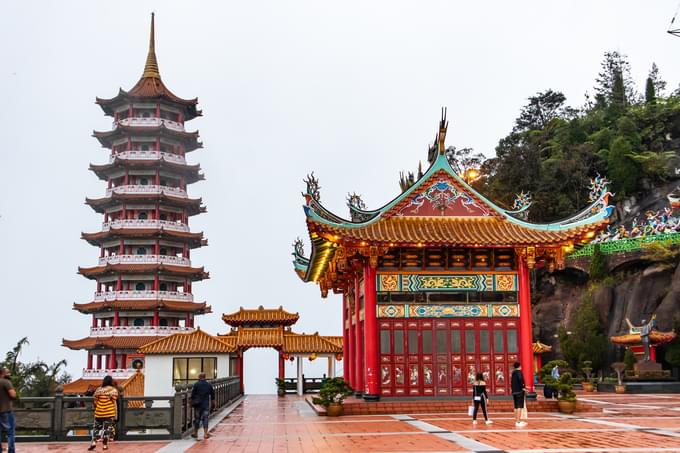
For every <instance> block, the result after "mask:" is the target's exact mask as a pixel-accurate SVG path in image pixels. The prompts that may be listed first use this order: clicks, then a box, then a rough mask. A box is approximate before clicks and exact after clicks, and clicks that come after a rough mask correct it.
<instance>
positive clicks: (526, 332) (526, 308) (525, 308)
mask: <svg viewBox="0 0 680 453" xmlns="http://www.w3.org/2000/svg"><path fill="white" fill-rule="evenodd" d="M517 265H518V272H517V279H518V280H519V282H518V283H519V363H520V364H521V366H522V374H523V375H524V385H526V388H527V391H528V392H533V391H534V369H533V368H534V367H533V365H534V364H533V350H532V348H531V340H532V326H531V289H530V282H529V268H528V266H527V262H526V260H525V258H524V257H522V256H518V257H517Z"/></svg>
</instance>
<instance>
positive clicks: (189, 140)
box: [92, 124, 203, 152]
mask: <svg viewBox="0 0 680 453" xmlns="http://www.w3.org/2000/svg"><path fill="white" fill-rule="evenodd" d="M145 134H146V135H150V136H153V137H167V138H170V139H173V140H177V141H179V142H181V143H183V144H184V151H185V152H191V151H194V150H196V149H198V148H203V143H201V142H199V141H198V131H194V132H186V131H178V130H175V129H170V128H167V127H165V125H163V124H161V125H160V126H152V127H143V126H124V125H121V124H118V125H117V126H116V128H115V129H112V130H110V131H93V132H92V136H93V137H95V138H96V139H97V140H99V143H101V145H102V146H103V147H105V148H111V147H112V146H113V142H115V141H116V140H119V139H124V138H128V137H130V136H135V135H145Z"/></svg>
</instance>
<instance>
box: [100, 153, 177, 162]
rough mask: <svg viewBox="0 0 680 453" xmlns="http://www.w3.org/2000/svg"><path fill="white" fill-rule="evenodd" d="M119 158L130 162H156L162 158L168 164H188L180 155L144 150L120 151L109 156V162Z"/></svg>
mask: <svg viewBox="0 0 680 453" xmlns="http://www.w3.org/2000/svg"><path fill="white" fill-rule="evenodd" d="M116 157H118V158H119V159H128V160H155V159H160V158H161V157H162V158H163V159H165V160H167V161H168V162H176V163H178V164H186V163H187V162H186V159H185V158H184V156H180V155H178V154H173V153H167V152H165V151H142V150H132V151H119V152H118V153H115V154H111V155H110V156H109V162H113V161H114V159H115V158H116Z"/></svg>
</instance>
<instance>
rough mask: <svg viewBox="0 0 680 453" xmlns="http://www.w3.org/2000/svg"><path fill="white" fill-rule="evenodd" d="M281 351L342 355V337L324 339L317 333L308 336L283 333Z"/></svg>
mask: <svg viewBox="0 0 680 453" xmlns="http://www.w3.org/2000/svg"><path fill="white" fill-rule="evenodd" d="M338 339H339V344H338ZM282 351H283V352H287V353H289V354H296V353H297V354H311V353H321V354H323V353H330V354H342V337H324V336H321V335H319V334H318V333H314V334H311V335H308V334H298V333H293V332H285V334H284V335H283V348H282Z"/></svg>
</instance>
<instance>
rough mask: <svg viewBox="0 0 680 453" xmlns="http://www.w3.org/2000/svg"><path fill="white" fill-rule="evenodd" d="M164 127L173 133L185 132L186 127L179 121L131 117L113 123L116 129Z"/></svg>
mask: <svg viewBox="0 0 680 453" xmlns="http://www.w3.org/2000/svg"><path fill="white" fill-rule="evenodd" d="M161 124H162V125H164V126H165V127H167V128H168V129H171V130H173V131H180V132H183V131H184V125H183V124H182V123H178V122H177V121H172V120H166V119H164V118H156V117H146V118H144V117H130V118H123V119H120V120H118V121H114V122H113V127H116V126H117V125H121V126H139V127H158V126H160V125H161Z"/></svg>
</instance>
